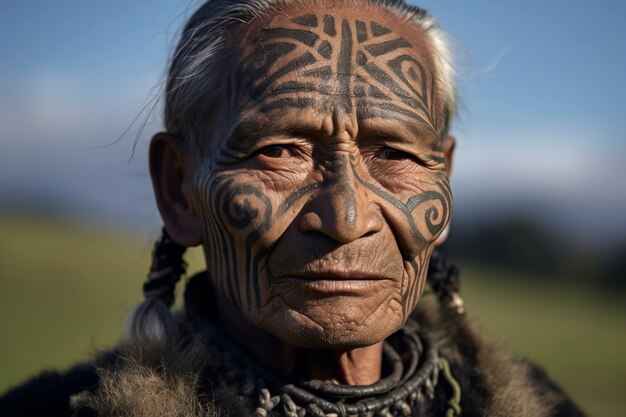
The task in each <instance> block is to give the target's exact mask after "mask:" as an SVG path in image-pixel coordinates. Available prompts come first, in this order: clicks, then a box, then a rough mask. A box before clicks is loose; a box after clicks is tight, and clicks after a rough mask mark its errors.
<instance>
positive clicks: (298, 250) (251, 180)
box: [190, 6, 452, 382]
mask: <svg viewBox="0 0 626 417" xmlns="http://www.w3.org/2000/svg"><path fill="white" fill-rule="evenodd" d="M236 31H237V33H236V36H233V37H232V40H231V42H232V43H233V45H232V46H233V48H234V49H235V50H236V51H237V54H236V55H237V56H239V57H241V58H240V59H239V60H238V63H237V66H236V67H237V70H236V71H235V72H233V73H232V74H231V75H230V76H229V77H228V80H227V83H226V85H227V97H226V100H225V102H226V103H230V108H229V109H228V111H227V112H226V113H227V114H228V117H224V118H223V120H222V124H221V125H220V129H218V131H220V132H222V134H221V135H219V136H220V137H219V138H217V139H216V140H219V141H220V142H219V146H218V149H219V151H218V152H217V153H215V154H213V155H211V156H210V157H207V158H206V159H204V160H199V161H196V162H195V164H194V170H193V171H194V175H193V178H194V179H193V184H192V186H191V188H192V190H193V193H192V194H193V195H192V196H191V197H190V199H191V200H193V201H192V203H191V204H192V206H193V207H195V211H197V213H198V216H199V217H200V218H201V221H202V228H203V244H204V247H205V253H206V258H207V267H208V273H209V275H210V277H211V279H212V281H213V283H214V284H215V287H216V288H217V291H218V293H220V294H222V295H223V296H224V299H225V300H226V302H227V303H229V304H231V307H228V308H226V307H224V308H222V309H221V310H222V312H224V314H223V317H222V322H223V323H224V324H225V326H226V327H227V328H237V329H238V330H237V331H236V332H234V333H236V334H239V338H240V339H241V340H242V341H243V342H246V343H249V342H250V337H253V336H251V335H252V333H249V334H247V335H246V334H244V335H241V331H242V329H243V328H242V326H244V327H245V323H251V324H252V325H253V326H255V327H256V328H258V329H260V330H261V332H262V333H266V334H269V335H272V337H274V338H277V339H278V340H280V341H282V342H284V343H286V344H288V345H292V346H299V347H306V348H317V349H319V348H321V349H335V350H337V349H338V350H341V351H343V352H352V353H353V355H351V354H348V355H347V357H349V358H352V359H351V360H352V361H354V357H356V356H358V355H356V352H363V350H358V349H357V348H366V349H367V347H368V346H373V347H375V349H374V352H375V353H374V355H375V356H376V355H378V356H379V352H380V342H381V341H382V340H384V339H385V338H386V337H387V336H389V335H390V334H391V333H392V332H394V331H395V330H397V329H398V328H399V327H401V326H402V324H403V323H404V321H405V320H406V318H407V316H408V314H409V313H410V312H411V310H412V309H413V308H414V307H415V305H416V303H417V301H418V298H419V296H420V294H421V293H422V290H423V287H424V284H425V279H426V270H427V264H428V259H429V257H430V254H431V251H432V248H433V244H434V242H435V240H436V239H437V237H438V236H439V235H440V234H441V233H442V231H443V229H444V228H445V226H446V225H447V224H448V222H449V219H450V211H451V204H452V198H451V193H450V187H449V181H448V177H447V173H446V164H445V158H446V157H447V156H448V155H447V154H446V152H445V151H449V150H451V147H450V146H446V144H445V141H444V140H443V139H442V137H441V135H440V131H441V127H442V125H443V123H444V120H443V117H442V114H443V109H442V104H441V102H440V99H439V98H438V97H439V94H438V91H437V87H436V85H435V81H434V73H433V68H434V65H433V62H432V58H431V56H430V53H429V50H428V47H427V45H426V44H425V41H424V39H423V36H422V34H421V33H419V32H418V31H417V30H415V29H414V28H413V27H411V26H410V25H408V24H405V23H400V22H397V21H395V20H394V18H392V17H389V16H386V15H385V14H384V13H381V12H379V11H372V10H364V9H356V8H353V7H349V6H343V7H335V8H333V9H332V10H325V11H324V10H320V9H314V8H312V9H311V10H305V9H302V8H301V9H299V10H297V11H294V10H292V11H286V12H285V13H281V14H279V15H277V16H275V17H273V18H271V19H257V20H256V21H254V22H253V23H252V24H250V25H247V26H245V27H240V28H238V29H237V30H236ZM221 303H222V304H223V303H224V301H221ZM232 304H234V305H235V306H237V307H236V308H232ZM226 312H227V313H226ZM237 314H240V315H241V317H240V318H239V319H237V318H236V317H234V316H236V315H237ZM242 323H243V324H242ZM254 334H256V333H254ZM366 356H367V355H366ZM370 357H371V355H370ZM348 362H350V360H348ZM377 366H378V368H380V361H378V365H377ZM340 367H341V365H340ZM378 372H379V369H378ZM338 379H339V380H341V378H338ZM343 379H344V380H347V381H348V382H359V381H357V380H358V378H356V379H354V380H350V378H347V377H346V378H343ZM375 379H376V378H374V379H373V380H375ZM363 381H365V382H373V381H372V378H371V377H370V378H369V380H368V378H365V379H362V380H360V382H363ZM344 382H345V381H344Z"/></svg>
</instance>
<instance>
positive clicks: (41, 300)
mask: <svg viewBox="0 0 626 417" xmlns="http://www.w3.org/2000/svg"><path fill="white" fill-rule="evenodd" d="M0 231H1V232H0V332H1V333H0V334H2V337H0V391H4V390H5V389H6V388H8V387H10V386H11V385H13V384H17V383H19V382H21V381H23V380H24V379H25V378H27V377H28V376H30V375H33V374H34V373H36V372H37V371H39V370H41V369H43V368H64V367H67V366H69V365H70V364H72V363H74V362H76V361H80V360H84V359H87V358H88V357H89V355H90V354H92V353H93V352H95V351H97V350H101V349H105V348H107V347H109V346H111V345H113V344H114V343H115V340H116V339H117V337H118V335H119V329H120V326H121V324H122V321H123V317H124V315H125V314H126V312H127V311H128V310H129V309H130V308H131V307H132V306H134V305H135V304H136V303H137V302H139V300H140V299H141V284H142V282H143V279H144V277H145V273H146V271H147V267H148V263H149V254H150V250H151V246H152V243H151V241H150V239H149V237H148V236H146V237H145V238H143V239H141V238H137V237H132V236H130V237H129V236H124V235H121V234H115V233H109V232H103V231H102V230H97V229H89V228H86V227H80V226H78V225H76V224H68V223H64V222H60V221H50V220H33V219H31V218H17V217H10V218H8V217H0ZM153 237H154V236H153ZM188 261H189V263H190V265H191V267H190V269H191V270H198V269H200V268H202V262H203V261H202V256H201V254H200V253H199V251H197V250H196V251H193V252H191V253H190V254H189V258H188ZM460 267H461V270H462V273H463V275H462V283H463V288H462V290H463V293H464V297H465V300H466V305H467V306H468V311H469V314H471V315H472V316H475V317H476V318H477V319H478V320H479V321H480V322H481V323H482V325H483V327H484V329H485V331H486V332H488V333H490V334H491V335H493V336H497V337H498V338H499V339H500V340H502V341H503V343H505V344H506V345H507V346H509V348H510V349H512V350H513V351H515V352H516V353H518V354H521V355H524V356H527V357H530V358H531V359H533V360H535V361H537V362H539V363H541V364H542V365H543V366H544V367H545V368H546V369H547V370H548V372H549V373H550V374H551V375H552V376H553V377H554V379H556V380H557V381H558V382H559V383H560V384H562V385H563V386H564V387H565V388H566V390H567V391H568V392H569V393H570V394H571V396H572V397H573V398H574V399H575V400H576V401H577V402H578V403H579V404H580V405H581V406H582V407H583V408H584V409H585V410H586V411H587V412H588V413H589V414H590V415H591V416H596V417H611V416H615V417H617V416H622V415H623V410H624V409H626V396H624V395H623V387H624V386H626V332H625V326H624V325H625V324H626V303H624V302H623V297H624V295H625V294H624V293H612V294H607V293H599V292H598V291H597V290H592V289H589V288H585V287H578V286H574V285H570V284H568V283H564V282H562V281H561V282H558V283H557V282H554V280H548V279H541V277H533V279H527V277H524V276H516V275H515V274H514V273H512V272H510V271H506V270H500V269H493V268H488V267H483V266H477V265H463V264H462V265H460Z"/></svg>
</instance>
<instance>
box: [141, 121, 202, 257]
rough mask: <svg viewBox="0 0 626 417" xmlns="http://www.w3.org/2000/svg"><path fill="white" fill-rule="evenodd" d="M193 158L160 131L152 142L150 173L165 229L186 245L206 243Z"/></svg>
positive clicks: (175, 140)
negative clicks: (196, 200) (194, 175)
mask: <svg viewBox="0 0 626 417" xmlns="http://www.w3.org/2000/svg"><path fill="white" fill-rule="evenodd" d="M192 175H193V164H192V159H191V157H190V156H189V154H188V153H187V152H186V150H185V149H184V148H183V146H182V145H181V144H180V141H179V140H178V139H177V138H176V137H175V136H174V135H171V134H169V133H164V132H160V133H157V134H156V135H154V137H153V138H152V141H151V142H150V176H151V177H152V187H153V189H154V195H155V197H156V202H157V206H158V208H159V212H160V213H161V217H162V218H163V222H164V223H165V228H166V229H167V231H168V233H169V234H170V236H171V237H172V239H173V240H174V241H176V242H177V243H179V244H181V245H184V246H198V245H200V244H202V223H201V220H200V217H199V215H198V211H197V210H196V205H195V200H194V197H193V178H192Z"/></svg>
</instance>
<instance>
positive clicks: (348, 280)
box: [280, 271, 392, 295]
mask: <svg viewBox="0 0 626 417" xmlns="http://www.w3.org/2000/svg"><path fill="white" fill-rule="evenodd" d="M391 280H392V279H391V278H389V277H384V276H381V275H376V274H372V273H368V272H362V271H341V272H339V271H328V272H324V273H317V272H316V273H306V274H294V275H286V276H283V277H282V278H281V279H280V281H282V283H284V284H287V285H290V286H292V285H293V286H296V287H299V288H300V289H301V290H303V291H307V292H314V293H318V294H327V295H360V294H363V293H371V291H375V290H377V288H378V287H380V286H382V285H388V284H389V281H391Z"/></svg>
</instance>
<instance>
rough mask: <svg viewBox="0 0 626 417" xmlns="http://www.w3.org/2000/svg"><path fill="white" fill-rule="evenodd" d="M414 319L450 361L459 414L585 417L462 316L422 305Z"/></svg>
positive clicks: (530, 365) (539, 374) (542, 375)
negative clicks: (458, 388)
mask: <svg viewBox="0 0 626 417" xmlns="http://www.w3.org/2000/svg"><path fill="white" fill-rule="evenodd" d="M415 318H416V320H417V321H418V322H420V323H422V324H423V326H424V327H425V328H426V330H427V331H429V332H431V333H432V334H433V335H434V337H435V339H436V340H437V344H438V346H439V349H440V354H441V355H442V356H444V357H445V358H446V359H447V360H448V361H449V363H450V368H451V370H452V374H453V375H454V377H455V378H456V379H457V380H458V382H459V384H460V386H461V392H462V397H461V398H462V401H461V407H462V408H463V415H464V416H465V415H467V416H487V417H496V416H497V417H499V416H503V417H504V416H506V417H525V416H535V417H565V416H568V417H570V416H571V417H584V414H583V413H582V411H580V409H579V408H578V407H577V406H576V405H575V404H574V403H573V402H572V400H571V399H570V398H569V397H568V396H567V395H566V394H565V393H564V391H563V390H562V389H561V388H560V387H559V386H558V385H557V384H556V383H555V382H554V381H552V380H551V379H550V378H549V377H548V375H547V374H546V373H545V372H544V371H543V370H542V369H541V368H539V367H538V366H537V365H535V364H533V363H531V362H529V361H527V360H525V359H522V358H518V357H516V356H514V355H513V354H511V353H510V352H509V351H508V350H507V349H505V348H503V347H502V346H501V345H500V344H499V343H497V342H494V341H493V340H491V339H490V338H489V337H487V336H486V335H485V334H484V332H483V331H481V330H480V328H479V326H478V325H477V324H476V323H475V322H473V321H472V320H470V319H468V318H467V317H466V316H464V315H462V316H459V315H456V314H454V313H450V312H447V311H440V310H439V309H438V308H437V307H433V306H422V307H421V308H420V309H419V310H418V311H416V313H415Z"/></svg>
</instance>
